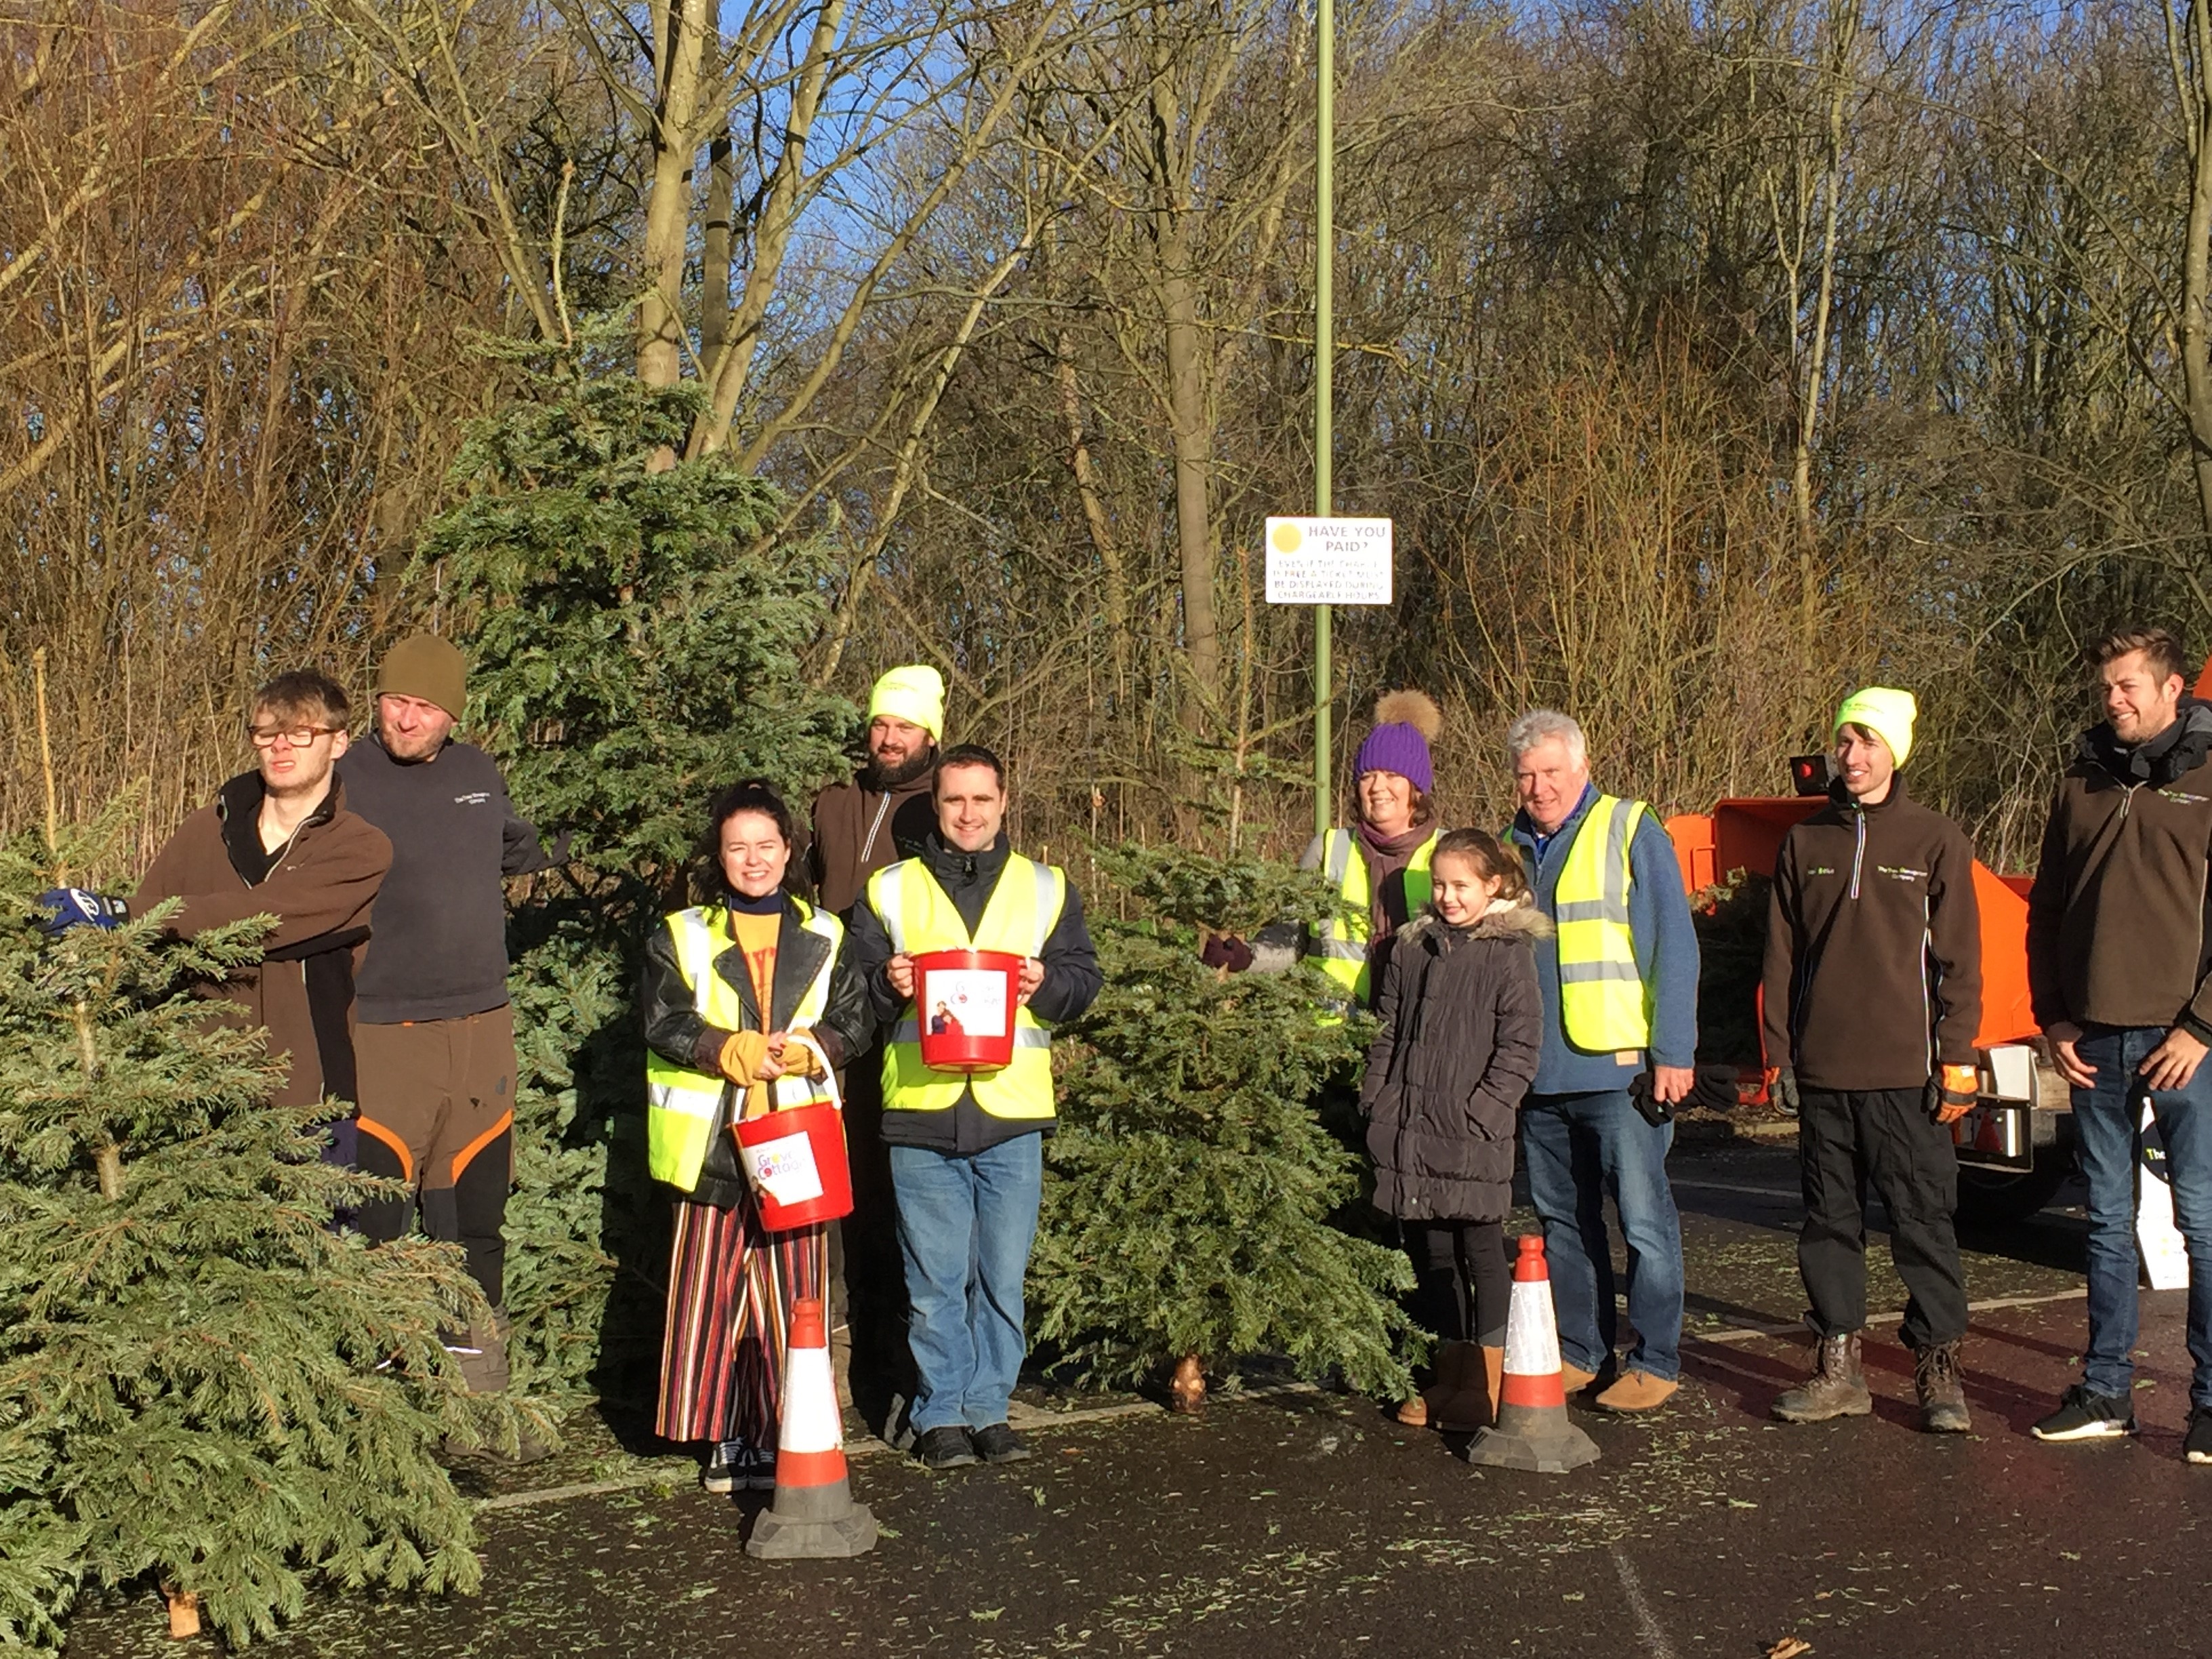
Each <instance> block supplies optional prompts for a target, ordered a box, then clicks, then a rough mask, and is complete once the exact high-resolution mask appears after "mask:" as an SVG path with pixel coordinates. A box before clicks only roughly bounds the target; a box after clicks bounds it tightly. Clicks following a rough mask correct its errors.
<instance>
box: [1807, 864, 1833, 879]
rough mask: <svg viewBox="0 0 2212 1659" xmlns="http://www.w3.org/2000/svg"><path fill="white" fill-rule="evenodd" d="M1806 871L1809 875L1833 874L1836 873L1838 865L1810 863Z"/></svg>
mask: <svg viewBox="0 0 2212 1659" xmlns="http://www.w3.org/2000/svg"><path fill="white" fill-rule="evenodd" d="M1805 873H1806V874H1807V875H1808V876H1832V875H1834V874H1835V873H1836V866H1834V865H1832V864H1808V865H1807V866H1805Z"/></svg>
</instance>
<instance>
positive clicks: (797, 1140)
mask: <svg viewBox="0 0 2212 1659" xmlns="http://www.w3.org/2000/svg"><path fill="white" fill-rule="evenodd" d="M744 1151H745V1169H746V1170H747V1171H748V1172H749V1173H750V1175H751V1176H752V1178H753V1184H754V1185H755V1186H757V1187H758V1188H760V1189H761V1190H762V1191H763V1192H764V1193H766V1194H768V1195H769V1197H770V1198H772V1199H774V1200H775V1201H776V1202H777V1203H779V1204H804V1203H805V1202H806V1201H807V1200H810V1199H816V1198H819V1197H821V1196H822V1171H821V1170H820V1169H819V1168H817V1166H816V1164H815V1162H814V1148H813V1146H811V1144H810V1143H809V1142H808V1140H807V1139H806V1136H805V1133H804V1132H801V1133H798V1134H793V1135H779V1136H777V1137H776V1139H774V1140H762V1141H757V1142H755V1143H754V1144H753V1145H752V1146H748V1147H746V1148H745V1149H744Z"/></svg>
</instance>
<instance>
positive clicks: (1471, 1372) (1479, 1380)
mask: <svg viewBox="0 0 2212 1659" xmlns="http://www.w3.org/2000/svg"><path fill="white" fill-rule="evenodd" d="M1448 1352H1449V1354H1450V1358H1451V1362H1452V1366H1451V1370H1449V1371H1448V1372H1447V1373H1446V1374H1445V1375H1446V1378H1447V1380H1448V1381H1449V1383H1451V1392H1450V1393H1449V1394H1448V1395H1445V1396H1444V1397H1443V1400H1442V1401H1440V1402H1438V1404H1437V1407H1436V1408H1435V1409H1434V1410H1433V1411H1431V1413H1429V1420H1430V1421H1431V1422H1432V1423H1434V1424H1435V1425H1437V1427H1438V1428H1439V1429H1442V1430H1443V1431H1444V1432H1445V1433H1446V1434H1474V1433H1475V1432H1477V1431H1480V1430H1482V1429H1486V1428H1488V1427H1489V1426H1490V1419H1491V1409H1490V1408H1491V1400H1490V1396H1489V1395H1487V1394H1486V1393H1485V1392H1484V1389H1483V1374H1482V1353H1483V1351H1482V1349H1481V1348H1480V1347H1479V1346H1476V1345H1475V1344H1474V1343H1472V1342H1455V1343H1453V1344H1452V1345H1451V1348H1450V1349H1449V1350H1448ZM1500 1352H1501V1353H1502V1352H1503V1350H1501V1351H1500Z"/></svg>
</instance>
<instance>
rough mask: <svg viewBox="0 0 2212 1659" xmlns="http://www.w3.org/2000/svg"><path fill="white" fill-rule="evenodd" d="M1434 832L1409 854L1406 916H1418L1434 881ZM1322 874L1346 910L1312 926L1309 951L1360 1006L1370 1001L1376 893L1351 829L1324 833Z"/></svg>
mask: <svg viewBox="0 0 2212 1659" xmlns="http://www.w3.org/2000/svg"><path fill="white" fill-rule="evenodd" d="M1442 833H1443V831H1441V830H1438V831H1437V832H1436V834H1432V835H1431V836H1430V837H1429V838H1428V839H1427V840H1426V841H1425V842H1422V843H1421V844H1420V845H1419V847H1417V848H1414V849H1413V860H1412V861H1411V862H1410V863H1408V864H1407V866H1406V914H1407V915H1408V916H1418V915H1420V914H1421V911H1422V909H1423V908H1424V907H1425V906H1426V905H1427V903H1428V902H1429V897H1430V895H1431V891H1432V889H1433V884H1432V883H1431V881H1430V879H1429V863H1430V860H1431V859H1432V858H1434V857H1435V855H1436V850H1437V836H1439V835H1441V834H1442ZM1321 847H1322V855H1321V867H1322V874H1323V875H1325V876H1327V877H1328V884H1329V885H1330V886H1331V887H1334V889H1336V890H1337V892H1338V893H1339V894H1340V896H1342V898H1343V900H1344V908H1343V909H1342V911H1341V912H1340V914H1339V915H1337V917H1336V918H1335V919H1334V921H1325V922H1323V923H1322V925H1321V926H1320V927H1316V929H1315V930H1314V937H1313V948H1312V950H1311V951H1310V955H1312V956H1313V957H1316V958H1317V959H1318V962H1319V965H1320V968H1321V970H1322V972H1323V973H1324V974H1327V975H1328V976H1329V978H1331V979H1333V980H1334V981H1336V982H1337V984H1339V985H1340V986H1342V987H1344V990H1345V993H1346V995H1348V996H1350V997H1351V998H1352V999H1353V1000H1355V1001H1358V1002H1359V1003H1362V1004H1364V1003H1365V1002H1366V1001H1367V1000H1368V993H1369V986H1368V983H1367V941H1368V936H1369V935H1370V933H1372V932H1373V931H1374V930H1373V928H1372V927H1371V926H1370V922H1369V917H1370V915H1371V914H1372V913H1373V910H1374V906H1375V894H1374V890H1373V888H1372V886H1371V885H1370V883H1369V881H1368V879H1367V859H1366V856H1365V854H1363V853H1361V852H1360V850H1359V836H1358V834H1357V833H1356V832H1355V831H1353V830H1350V829H1332V830H1330V831H1329V832H1328V834H1327V835H1325V836H1322V843H1321Z"/></svg>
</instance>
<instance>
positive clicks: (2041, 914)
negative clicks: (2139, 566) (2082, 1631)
mask: <svg viewBox="0 0 2212 1659" xmlns="http://www.w3.org/2000/svg"><path fill="white" fill-rule="evenodd" d="M2089 660H2090V662H2091V663H2092V664H2093V665H2094V667H2095V670H2096V676H2097V679H2096V690H2097V695H2098V697H2099V700H2100V702H2101V703H2102V704H2103V707H2104V714H2105V719H2104V721H2103V723H2102V724H2100V725H2098V726H2093V727H2091V728H2090V729H2089V730H2088V731H2087V732H2084V733H2083V734H2082V738H2081V746H2080V747H2079V748H2078V749H2077V750H2075V755H2074V759H2073V762H2072V763H2071V764H2070V765H2069V766H2068V767H2067V769H2066V772H2065V775H2064V776H2063V778H2062V779H2061V780H2060V781H2059V785H2058V794H2057V799H2055V800H2054V801H2053V802H2052V803H2051V819H2050V822H2049V823H2048V824H2047V825H2046V826H2045V830H2044V835H2043V856H2042V860H2041V862H2040V863H2039V864H2038V866H2036V872H2035V886H2034V889H2033V891H2031V892H2030V894H2029V895H2028V901H2027V984H2028V994H2030V996H2032V997H2033V999H2034V1004H2035V1018H2036V1022H2037V1023H2038V1024H2040V1025H2041V1026H2042V1027H2043V1030H2044V1035H2045V1036H2048V1037H2049V1038H2050V1039H2051V1054H2052V1058H2053V1059H2054V1060H2056V1061H2057V1066H2058V1070H2059V1072H2060V1073H2062V1074H2063V1076H2064V1077H2065V1079H2066V1080H2067V1082H2068V1083H2069V1084H2071V1085H2073V1090H2074V1139H2075V1150H2076V1151H2077V1152H2079V1153H2080V1155H2081V1173H2082V1175H2083V1176H2086V1177H2087V1181H2088V1183H2089V1249H2088V1269H2089V1271H2088V1279H2089V1351H2088V1352H2087V1354H2086V1355H2085V1356H2083V1358H2082V1364H2081V1381H2080V1382H2079V1383H2075V1385H2074V1386H2073V1387H2071V1388H2069V1389H2067V1390H2066V1394H2065V1397H2064V1398H2063V1400H2062V1401H2060V1402H2059V1406H2058V1409H2057V1411H2055V1412H2053V1413H2051V1415H2050V1416H2048V1417H2045V1418H2044V1419H2042V1420H2040V1421H2039V1422H2038V1423H2037V1424H2036V1425H2034V1428H2033V1433H2034V1435H2035V1437H2036V1438H2037V1439H2039V1440H2101V1439H2106V1438H2109V1437H2117V1436H2121V1435H2129V1434H2133V1433H2134V1432H2135V1431H2136V1413H2135V1380H2134V1379H2135V1361H2134V1353H2135V1346H2136V1335H2137V1327H2136V1271H2137V1267H2138V1263H2137V1260H2136V1237H2135V1220H2136V1133H2137V1126H2138V1125H2139V1124H2140V1123H2141V1121H2142V1113H2143V1109H2144V1108H2145V1107H2146V1106H2148V1108H2149V1109H2150V1110H2151V1112H2152V1113H2153V1115H2154V1116H2155V1118H2156V1120H2157V1123H2158V1130H2159V1137H2160V1139H2161V1140H2162V1141H2163V1142H2164V1143H2165V1149H2166V1177H2167V1179H2168V1181H2169V1182H2170V1183H2171V1184H2172V1189H2173V1216H2174V1220H2175V1222H2176V1224H2177V1225H2179V1228H2180V1230H2181V1237H2182V1239H2183V1241H2184V1243H2185V1244H2186V1245H2187V1246H2188V1251H2189V1325H2188V1340H2189V1355H2190V1358H2191V1360H2192V1361H2193V1362H2194V1363H2195V1370H2194V1373H2193V1375H2192V1376H2191V1381H2190V1385H2189V1404H2190V1414H2189V1431H2188V1434H2187V1436H2186V1437H2185V1440H2184V1441H2183V1443H2182V1449H2183V1455H2185V1457H2186V1458H2187V1459H2188V1461H2189V1462H2191V1463H2212V1066H2206V1065H2205V1064H2204V1063H2203V1062H2204V1056H2205V1054H2206V1052H2207V1048H2208V1046H2212V975H2208V974H2207V967H2208V964H2212V927H2207V926H2206V909H2207V906H2208V904H2212V885H2208V883H2207V881H2206V872H2207V869H2208V865H2212V708H2207V707H2206V706H2205V705H2204V704H2203V703H2201V702H2197V700H2196V699H2195V698H2193V697H2191V696H2188V695H2187V692H2186V690H2185V685H2186V684H2187V683H2186V681H2185V679H2184V678H2183V673H2184V670H2185V664H2186V660H2187V659H2185V657H2184V656H2183V654H2182V650H2181V646H2180V643H2179V641H2177V640H2176V639H2175V638H2174V637H2173V635H2171V634H2169V633H2168V632H2166V629H2162V628H2134V629H2123V630H2121V631H2120V632H2118V633H2115V634H2112V635H2107V636H2106V638H2104V639H2103V640H2101V641H2098V643H2097V644H2096V645H2095V646H2094V647H2092V649H2091V650H2090V652H2089Z"/></svg>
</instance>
